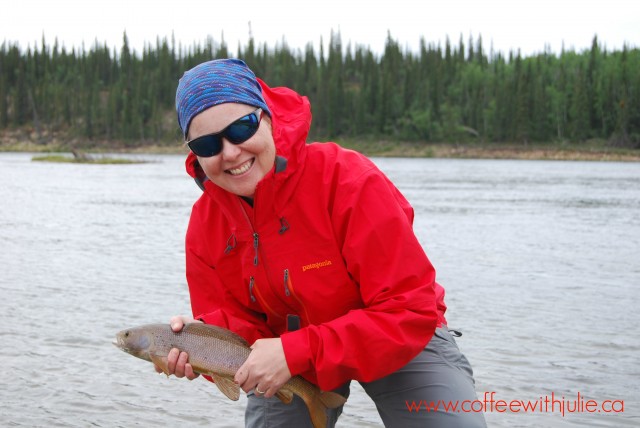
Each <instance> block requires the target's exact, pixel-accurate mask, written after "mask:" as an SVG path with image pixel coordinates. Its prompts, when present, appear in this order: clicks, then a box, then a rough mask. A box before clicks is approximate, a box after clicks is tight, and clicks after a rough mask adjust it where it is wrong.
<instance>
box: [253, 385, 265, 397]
mask: <svg viewBox="0 0 640 428" xmlns="http://www.w3.org/2000/svg"><path fill="white" fill-rule="evenodd" d="M255 391H256V394H258V395H264V393H265V392H267V391H260V389H259V388H258V386H257V385H256V388H255Z"/></svg>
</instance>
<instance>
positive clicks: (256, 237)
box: [253, 232, 258, 266]
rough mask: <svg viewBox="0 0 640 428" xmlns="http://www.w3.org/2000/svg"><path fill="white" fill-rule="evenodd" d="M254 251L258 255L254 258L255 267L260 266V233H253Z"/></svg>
mask: <svg viewBox="0 0 640 428" xmlns="http://www.w3.org/2000/svg"><path fill="white" fill-rule="evenodd" d="M253 249H254V251H255V253H256V255H255V256H254V257H253V265H254V266H258V232H253Z"/></svg>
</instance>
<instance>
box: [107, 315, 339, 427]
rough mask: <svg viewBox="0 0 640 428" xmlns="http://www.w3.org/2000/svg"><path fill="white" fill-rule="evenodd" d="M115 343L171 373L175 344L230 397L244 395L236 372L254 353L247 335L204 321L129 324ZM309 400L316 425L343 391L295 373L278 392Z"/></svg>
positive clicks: (321, 424)
mask: <svg viewBox="0 0 640 428" xmlns="http://www.w3.org/2000/svg"><path fill="white" fill-rule="evenodd" d="M113 344H114V345H115V346H116V347H118V348H120V349H121V350H123V351H124V352H126V353H128V354H130V355H133V356H134V357H138V358H141V359H143V360H146V361H150V362H152V363H154V364H156V365H157V366H158V367H160V368H161V369H162V371H163V372H164V373H165V374H167V375H168V374H169V370H168V367H167V355H168V354H169V351H170V350H171V349H172V348H178V349H179V350H180V351H184V352H186V353H187V354H189V364H191V367H192V368H193V371H194V372H196V373H199V374H202V375H208V376H210V377H211V378H212V379H213V381H214V383H215V385H216V386H217V387H218V389H219V390H220V391H221V392H222V393H223V394H224V395H226V396H227V397H228V398H229V399H231V400H233V401H237V400H238V399H239V398H240V386H239V385H238V384H236V383H235V381H234V376H235V374H236V372H237V371H238V369H239V368H240V366H241V365H242V364H243V363H244V362H245V360H246V359H247V358H248V357H249V354H250V353H251V348H250V347H249V344H248V343H247V341H246V340H244V338H242V337H241V336H239V335H237V334H236V333H234V332H232V331H231V330H228V329H226V328H222V327H218V326H215V325H210V324H203V323H187V324H185V325H184V327H183V328H182V330H180V331H178V332H174V331H173V330H172V329H171V326H170V325H169V324H147V325H141V326H138V327H133V328H128V329H125V330H122V331H120V332H118V333H117V334H116V338H115V340H114V341H113ZM294 394H295V395H297V396H299V397H300V398H302V400H303V401H304V402H305V404H306V406H307V409H308V410H309V416H310V418H311V423H312V425H313V427H314V428H324V427H326V425H327V414H326V410H327V409H334V408H337V407H340V406H342V405H344V403H345V402H346V401H347V399H346V398H344V397H343V396H342V395H340V394H337V393H335V392H332V391H321V390H320V388H318V387H317V386H316V385H314V384H312V383H311V382H309V381H307V380H306V379H304V378H303V377H301V376H293V377H292V378H291V379H289V380H288V381H287V383H285V384H284V385H283V386H282V387H281V388H280V390H278V392H277V393H276V394H275V395H276V397H278V398H279V399H280V400H281V401H282V402H284V403H286V404H290V403H291V401H292V400H293V395H294Z"/></svg>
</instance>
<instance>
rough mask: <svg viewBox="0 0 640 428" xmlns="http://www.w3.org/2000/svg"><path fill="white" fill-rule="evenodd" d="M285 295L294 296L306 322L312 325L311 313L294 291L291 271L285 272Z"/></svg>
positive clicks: (286, 270)
mask: <svg viewBox="0 0 640 428" xmlns="http://www.w3.org/2000/svg"><path fill="white" fill-rule="evenodd" d="M284 294H285V295H286V296H287V297H289V296H293V298H294V299H295V300H296V302H298V304H299V305H300V307H301V308H302V310H303V311H304V315H305V317H306V321H307V322H308V323H311V318H309V312H307V308H306V306H305V305H304V303H302V301H301V300H300V299H299V298H298V296H296V292H295V290H294V289H293V281H291V275H289V269H285V270H284Z"/></svg>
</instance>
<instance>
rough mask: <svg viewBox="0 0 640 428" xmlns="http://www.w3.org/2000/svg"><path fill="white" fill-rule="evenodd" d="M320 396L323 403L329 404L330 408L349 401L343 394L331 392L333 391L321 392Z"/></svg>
mask: <svg viewBox="0 0 640 428" xmlns="http://www.w3.org/2000/svg"><path fill="white" fill-rule="evenodd" d="M319 398H320V401H321V402H322V404H324V405H325V406H327V407H328V408H329V409H335V408H337V407H340V406H342V405H344V403H346V402H347V399H346V398H344V397H343V396H342V395H340V394H338V393H336V392H331V391H322V392H320V396H319Z"/></svg>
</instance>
